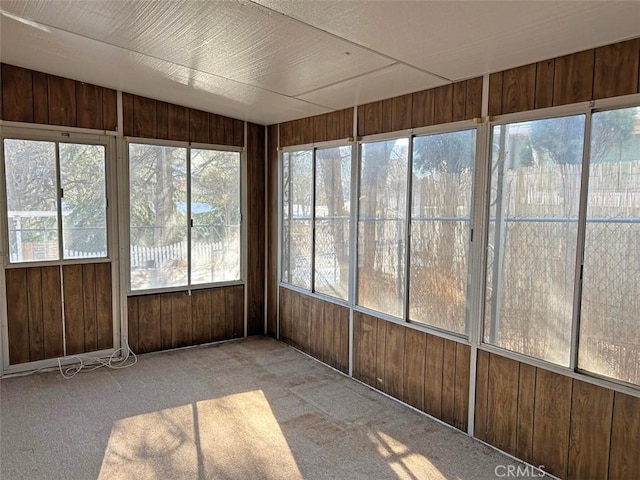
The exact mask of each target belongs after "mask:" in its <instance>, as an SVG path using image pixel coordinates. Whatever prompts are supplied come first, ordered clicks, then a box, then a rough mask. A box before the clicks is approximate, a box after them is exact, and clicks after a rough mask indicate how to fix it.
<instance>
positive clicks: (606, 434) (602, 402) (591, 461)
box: [568, 380, 613, 480]
mask: <svg viewBox="0 0 640 480" xmlns="http://www.w3.org/2000/svg"><path fill="white" fill-rule="evenodd" d="M612 415H613V391H611V390H607V389H605V388H602V387H598V386H596V385H592V384H590V383H585V382H581V381H579V380H574V381H573V395H572V400H571V432H570V437H569V470H568V478H570V479H576V480H580V479H591V478H592V479H599V478H605V479H606V478H607V472H608V467H609V445H610V443H611V417H612Z"/></svg>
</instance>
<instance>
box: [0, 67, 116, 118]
mask: <svg viewBox="0 0 640 480" xmlns="http://www.w3.org/2000/svg"><path fill="white" fill-rule="evenodd" d="M1 69H2V72H1V73H2V75H1V77H0V78H1V82H2V86H1V87H2V88H0V90H1V91H2V102H1V104H0V118H1V119H2V120H6V121H9V122H27V123H39V124H45V125H61V126H65V127H80V128H94V129H97V130H116V128H117V126H118V118H117V97H116V91H115V90H111V89H109V88H103V87H98V86H96V85H91V84H89V83H83V82H77V81H75V80H70V79H68V78H62V77H56V76H55V75H48V74H46V73H40V72H35V71H32V70H28V69H26V68H21V67H15V66H13V65H7V64H4V63H3V64H2V65H1Z"/></svg>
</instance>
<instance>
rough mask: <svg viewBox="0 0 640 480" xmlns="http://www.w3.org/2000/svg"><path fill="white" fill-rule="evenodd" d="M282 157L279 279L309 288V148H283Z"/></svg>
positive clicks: (310, 184) (310, 169) (311, 183)
mask: <svg viewBox="0 0 640 480" xmlns="http://www.w3.org/2000/svg"><path fill="white" fill-rule="evenodd" d="M282 158H283V178H282V195H283V209H284V210H283V216H282V218H283V225H282V227H283V228H282V231H283V232H282V233H283V235H282V236H283V238H282V240H283V247H282V281H283V282H286V283H290V284H292V285H297V286H299V287H302V288H306V289H311V241H312V228H311V217H312V208H313V202H312V200H313V199H312V194H313V152H312V151H310V150H307V151H301V152H285V153H283V155H282Z"/></svg>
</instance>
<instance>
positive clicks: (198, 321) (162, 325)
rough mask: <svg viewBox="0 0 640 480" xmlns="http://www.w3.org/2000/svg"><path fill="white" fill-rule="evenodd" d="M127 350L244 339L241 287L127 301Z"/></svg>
mask: <svg viewBox="0 0 640 480" xmlns="http://www.w3.org/2000/svg"><path fill="white" fill-rule="evenodd" d="M127 316H128V338H129V347H130V348H131V350H133V351H134V352H135V353H148V352H154V351H157V350H167V349H170V348H178V347H185V346H189V345H198V344H202V343H209V342H217V341H220V340H230V339H232V338H240V337H242V336H244V287H243V286H242V285H234V286H230V287H216V288H208V289H202V290H192V291H191V295H189V292H174V293H157V294H152V295H140V296H134V297H129V298H128V299H127Z"/></svg>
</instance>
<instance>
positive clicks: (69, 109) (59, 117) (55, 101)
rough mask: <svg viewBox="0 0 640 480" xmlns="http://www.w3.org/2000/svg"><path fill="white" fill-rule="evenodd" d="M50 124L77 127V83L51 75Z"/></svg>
mask: <svg viewBox="0 0 640 480" xmlns="http://www.w3.org/2000/svg"><path fill="white" fill-rule="evenodd" d="M48 80H49V122H50V123H51V124H52V125H63V126H68V127H75V126H76V125H77V116H76V112H77V111H76V82H75V81H73V80H70V79H68V78H62V77H56V76H55V75H49V76H48Z"/></svg>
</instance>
